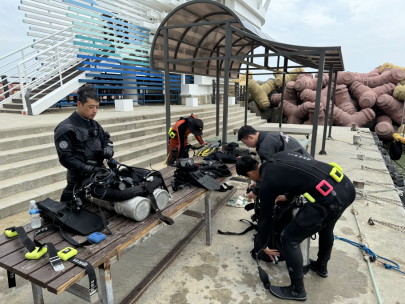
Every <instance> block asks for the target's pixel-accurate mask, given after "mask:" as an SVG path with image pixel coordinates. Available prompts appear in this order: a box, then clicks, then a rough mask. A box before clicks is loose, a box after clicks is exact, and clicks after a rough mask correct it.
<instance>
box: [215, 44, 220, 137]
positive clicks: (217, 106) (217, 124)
mask: <svg viewBox="0 0 405 304" xmlns="http://www.w3.org/2000/svg"><path fill="white" fill-rule="evenodd" d="M217 55H218V57H219V49H217ZM220 64H221V63H220V61H219V60H217V84H216V85H217V92H216V93H217V98H216V105H215V108H216V114H217V115H216V126H215V131H216V132H215V134H216V136H219V105H220V102H219V101H220V99H219V98H220V93H219V89H220V86H219V83H220V77H221V71H220Z"/></svg>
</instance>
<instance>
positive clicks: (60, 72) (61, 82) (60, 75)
mask: <svg viewBox="0 0 405 304" xmlns="http://www.w3.org/2000/svg"><path fill="white" fill-rule="evenodd" d="M56 55H57V56H58V66H59V78H60V86H63V81H62V67H61V65H60V56H59V46H58V47H56Z"/></svg>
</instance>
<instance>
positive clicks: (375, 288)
mask: <svg viewBox="0 0 405 304" xmlns="http://www.w3.org/2000/svg"><path fill="white" fill-rule="evenodd" d="M352 213H353V215H354V218H355V219H356V224H357V228H359V232H360V239H361V241H362V242H363V243H364V245H365V243H366V241H365V239H364V234H363V231H362V230H361V227H360V223H359V220H358V219H357V215H356V214H357V210H356V209H354V206H353V205H352ZM366 260H367V265H368V271H369V272H370V276H371V281H372V282H373V286H374V290H375V293H376V295H377V299H378V304H382V300H381V296H380V292H379V291H378V287H377V283H376V281H375V279H374V273H373V270H372V269H371V264H370V259H369V258H367V259H366Z"/></svg>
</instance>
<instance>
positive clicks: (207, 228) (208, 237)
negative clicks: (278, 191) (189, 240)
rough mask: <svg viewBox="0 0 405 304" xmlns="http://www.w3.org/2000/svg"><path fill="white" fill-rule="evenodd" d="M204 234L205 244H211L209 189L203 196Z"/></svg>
mask: <svg viewBox="0 0 405 304" xmlns="http://www.w3.org/2000/svg"><path fill="white" fill-rule="evenodd" d="M205 236H206V244H207V245H208V246H211V245H212V227H211V191H209V192H208V195H207V196H206V197H205Z"/></svg>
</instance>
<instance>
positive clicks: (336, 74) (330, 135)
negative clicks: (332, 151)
mask: <svg viewBox="0 0 405 304" xmlns="http://www.w3.org/2000/svg"><path fill="white" fill-rule="evenodd" d="M337 76H338V71H335V82H334V85H333V94H332V111H330V122H329V135H328V139H332V126H333V110H334V108H335V102H336V96H335V94H336V83H337Z"/></svg>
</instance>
